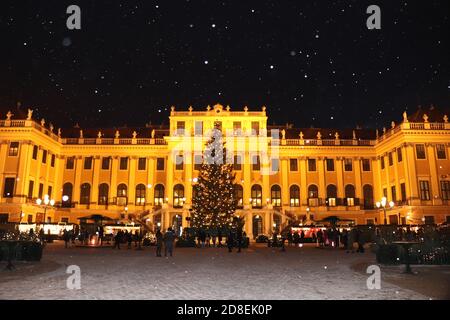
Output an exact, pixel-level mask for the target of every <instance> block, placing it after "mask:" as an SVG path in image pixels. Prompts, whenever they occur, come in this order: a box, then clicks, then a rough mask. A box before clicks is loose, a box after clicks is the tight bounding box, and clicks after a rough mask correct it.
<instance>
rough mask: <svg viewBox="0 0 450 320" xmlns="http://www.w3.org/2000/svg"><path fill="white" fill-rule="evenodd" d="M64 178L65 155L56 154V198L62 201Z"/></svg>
mask: <svg viewBox="0 0 450 320" xmlns="http://www.w3.org/2000/svg"><path fill="white" fill-rule="evenodd" d="M63 178H64V156H59V155H56V158H55V177H54V181H55V186H54V189H55V197H54V199H55V200H56V201H57V202H58V201H62V196H63V194H62V187H63Z"/></svg>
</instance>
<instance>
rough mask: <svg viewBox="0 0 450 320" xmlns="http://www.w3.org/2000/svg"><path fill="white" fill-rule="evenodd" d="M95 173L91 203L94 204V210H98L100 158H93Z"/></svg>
mask: <svg viewBox="0 0 450 320" xmlns="http://www.w3.org/2000/svg"><path fill="white" fill-rule="evenodd" d="M93 161H94V164H93V173H92V199H91V202H92V203H93V204H94V205H93V206H92V207H93V208H94V209H98V185H99V183H98V182H99V177H100V163H101V158H100V156H95V157H94V158H93Z"/></svg>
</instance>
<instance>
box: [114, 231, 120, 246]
mask: <svg viewBox="0 0 450 320" xmlns="http://www.w3.org/2000/svg"><path fill="white" fill-rule="evenodd" d="M121 241H122V230H119V231H117V233H116V234H115V236H114V247H113V249H115V248H117V249H120V242H121Z"/></svg>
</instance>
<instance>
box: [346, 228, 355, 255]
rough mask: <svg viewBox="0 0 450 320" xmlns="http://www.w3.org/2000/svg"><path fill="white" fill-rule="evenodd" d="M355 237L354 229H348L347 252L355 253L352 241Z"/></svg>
mask: <svg viewBox="0 0 450 320" xmlns="http://www.w3.org/2000/svg"><path fill="white" fill-rule="evenodd" d="M355 237H356V229H355V228H353V229H351V230H350V232H349V233H348V236H347V253H349V252H350V251H351V252H352V253H355V251H354V249H353V243H354V242H355Z"/></svg>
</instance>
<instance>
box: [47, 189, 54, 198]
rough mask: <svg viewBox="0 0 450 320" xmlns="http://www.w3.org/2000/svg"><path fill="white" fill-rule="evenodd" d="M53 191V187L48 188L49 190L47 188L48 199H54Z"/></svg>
mask: <svg viewBox="0 0 450 320" xmlns="http://www.w3.org/2000/svg"><path fill="white" fill-rule="evenodd" d="M52 191H53V187H52V186H48V188H47V194H48V197H49V198H51V197H52Z"/></svg>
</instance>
